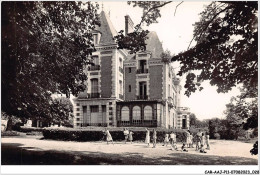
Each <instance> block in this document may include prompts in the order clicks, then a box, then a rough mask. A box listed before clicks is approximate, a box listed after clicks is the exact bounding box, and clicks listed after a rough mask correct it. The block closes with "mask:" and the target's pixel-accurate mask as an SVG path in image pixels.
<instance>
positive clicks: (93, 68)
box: [88, 65, 100, 71]
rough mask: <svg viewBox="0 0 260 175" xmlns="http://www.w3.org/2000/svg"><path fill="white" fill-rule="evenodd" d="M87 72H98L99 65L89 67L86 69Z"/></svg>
mask: <svg viewBox="0 0 260 175" xmlns="http://www.w3.org/2000/svg"><path fill="white" fill-rule="evenodd" d="M88 70H89V71H95V70H100V65H95V66H90V67H88Z"/></svg>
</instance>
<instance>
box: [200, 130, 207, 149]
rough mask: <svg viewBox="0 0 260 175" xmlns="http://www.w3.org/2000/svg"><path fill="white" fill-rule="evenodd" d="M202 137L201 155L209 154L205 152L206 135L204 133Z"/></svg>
mask: <svg viewBox="0 0 260 175" xmlns="http://www.w3.org/2000/svg"><path fill="white" fill-rule="evenodd" d="M201 135H202V136H201V148H200V152H201V153H207V152H206V151H205V144H206V137H205V134H204V133H202V134H201Z"/></svg>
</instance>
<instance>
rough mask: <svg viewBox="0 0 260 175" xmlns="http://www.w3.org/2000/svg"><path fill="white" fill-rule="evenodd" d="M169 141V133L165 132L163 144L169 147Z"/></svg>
mask: <svg viewBox="0 0 260 175" xmlns="http://www.w3.org/2000/svg"><path fill="white" fill-rule="evenodd" d="M168 143H169V134H168V133H165V136H164V144H163V146H164V145H166V147H167V146H168Z"/></svg>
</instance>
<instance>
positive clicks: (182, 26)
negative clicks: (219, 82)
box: [99, 1, 239, 120]
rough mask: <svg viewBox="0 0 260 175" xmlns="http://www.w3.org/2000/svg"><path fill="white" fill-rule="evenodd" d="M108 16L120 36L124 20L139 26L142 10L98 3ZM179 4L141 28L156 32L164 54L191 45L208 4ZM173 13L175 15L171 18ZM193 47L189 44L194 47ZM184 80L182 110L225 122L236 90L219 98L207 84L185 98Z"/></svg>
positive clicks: (174, 65) (200, 116) (165, 10)
mask: <svg viewBox="0 0 260 175" xmlns="http://www.w3.org/2000/svg"><path fill="white" fill-rule="evenodd" d="M102 3H103V10H104V11H105V12H106V13H108V14H109V16H110V19H111V21H112V23H113V25H114V27H115V29H116V30H117V31H118V32H119V31H120V30H124V27H125V23H124V16H125V15H129V16H130V17H131V19H132V21H133V22H134V23H135V25H136V24H138V23H139V22H140V20H141V15H142V9H140V8H138V7H135V8H133V7H132V6H129V5H127V3H126V1H125V2H123V1H122V2H112V1H111V2H110V1H104V2H99V4H100V10H101V9H102ZM179 3H180V1H174V2H172V3H170V4H168V5H166V6H164V7H162V8H161V18H160V19H159V20H158V23H156V24H152V25H150V26H148V27H147V26H143V28H145V29H148V30H149V31H155V32H156V33H157V35H158V37H159V39H160V41H161V42H162V45H163V48H164V50H166V49H168V50H170V51H171V53H172V54H175V55H176V54H178V53H180V52H181V51H185V50H187V48H188V46H189V43H190V41H191V40H192V37H193V24H194V23H195V22H197V21H199V13H200V12H202V11H203V9H204V7H205V6H206V5H207V4H209V3H210V2H187V1H184V2H183V3H182V4H180V5H179V6H178V8H177V9H176V6H177V5H178V4H179ZM175 9H176V14H175V15H174V12H175ZM195 44H196V43H194V42H193V43H192V45H191V46H194V45H195ZM173 67H174V68H175V73H177V72H178V69H179V65H178V64H177V63H173ZM184 84H185V77H181V85H182V86H183V88H182V92H181V93H182V97H181V106H185V107H190V110H191V112H192V113H194V114H195V115H196V117H197V118H198V119H200V120H203V119H210V118H216V117H217V118H224V117H225V115H224V113H223V111H224V110H225V108H226V106H225V105H226V104H228V103H229V102H230V98H231V97H232V96H236V95H238V94H239V90H238V89H237V88H233V89H232V91H230V92H229V93H226V94H223V93H221V94H218V93H217V91H216V89H217V88H216V87H213V86H211V85H210V84H209V82H204V83H202V86H203V87H204V89H203V90H202V91H200V92H199V91H198V92H195V93H193V94H191V96H190V97H189V98H188V97H187V96H185V95H184V91H185V89H184Z"/></svg>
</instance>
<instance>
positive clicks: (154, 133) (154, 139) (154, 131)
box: [153, 129, 157, 148]
mask: <svg viewBox="0 0 260 175" xmlns="http://www.w3.org/2000/svg"><path fill="white" fill-rule="evenodd" d="M156 139H157V133H156V130H155V129H153V148H155V147H156Z"/></svg>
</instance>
